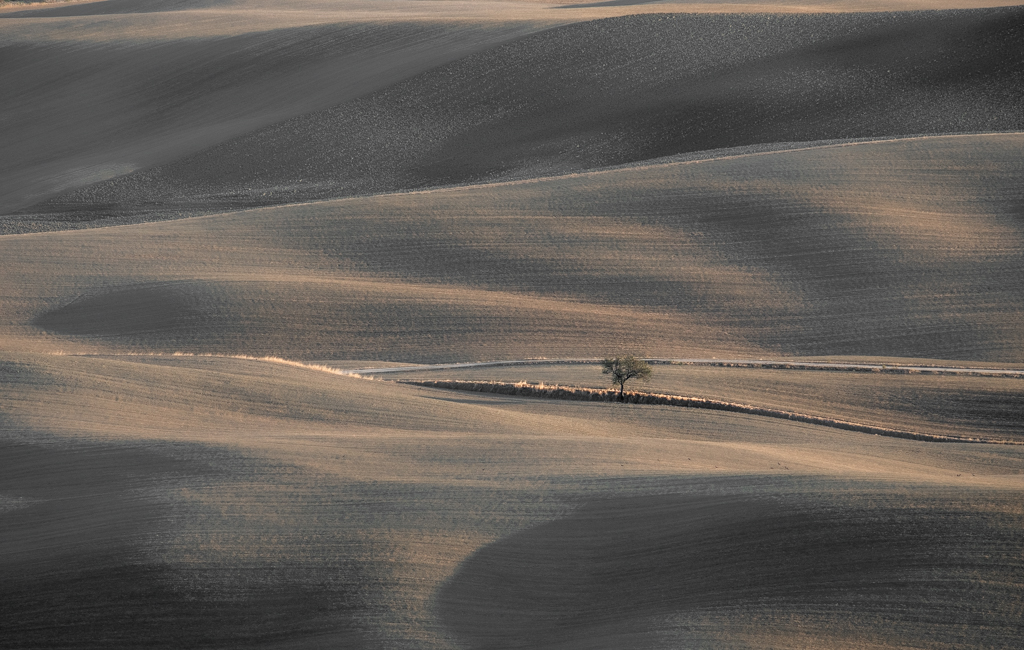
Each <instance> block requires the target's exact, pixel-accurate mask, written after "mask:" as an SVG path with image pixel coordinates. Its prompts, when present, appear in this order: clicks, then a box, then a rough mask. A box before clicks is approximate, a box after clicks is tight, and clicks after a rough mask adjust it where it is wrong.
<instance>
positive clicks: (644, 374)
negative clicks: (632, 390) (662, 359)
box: [601, 356, 651, 402]
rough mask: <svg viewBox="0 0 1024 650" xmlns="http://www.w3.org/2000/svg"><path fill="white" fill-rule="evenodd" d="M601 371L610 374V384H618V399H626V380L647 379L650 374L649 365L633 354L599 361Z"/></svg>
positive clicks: (621, 400) (622, 400)
mask: <svg viewBox="0 0 1024 650" xmlns="http://www.w3.org/2000/svg"><path fill="white" fill-rule="evenodd" d="M601 366H602V368H601V373H602V374H605V375H611V376H612V384H618V385H619V401H620V402H624V401H626V397H625V392H626V382H627V381H629V380H630V379H639V380H640V381H647V378H648V377H650V376H651V367H650V366H649V365H647V362H646V361H644V360H643V359H637V358H636V357H634V356H628V357H615V358H614V359H605V360H604V361H602V362H601Z"/></svg>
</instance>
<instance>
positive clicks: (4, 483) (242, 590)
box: [0, 422, 362, 649]
mask: <svg viewBox="0 0 1024 650" xmlns="http://www.w3.org/2000/svg"><path fill="white" fill-rule="evenodd" d="M3 424H4V425H5V426H6V425H7V424H10V423H9V422H5V423H3ZM10 430H11V429H10V428H8V431H10ZM165 451H166V450H165ZM165 451H150V450H140V449H137V448H135V449H132V448H128V447H125V446H118V445H113V444H96V443H90V444H82V443H75V444H74V445H73V446H70V445H67V444H65V443H59V442H57V441H55V440H50V441H48V442H46V443H45V444H30V443H26V442H13V441H0V630H2V633H0V648H20V649H27V648H104V649H107V648H214V647H216V648H233V647H246V648H254V647H261V646H265V645H268V644H273V643H277V642H281V641H283V640H295V639H297V638H302V637H314V636H320V635H326V634H330V635H331V639H332V641H333V640H337V641H338V642H339V643H340V644H341V645H342V646H344V647H350V648H351V647H360V646H361V645H362V643H361V637H360V636H359V634H358V633H357V632H356V631H355V630H354V626H353V625H352V624H351V623H350V620H351V617H350V616H349V615H348V614H349V613H350V610H351V607H352V605H351V598H350V596H349V595H348V594H346V593H344V592H343V591H341V590H340V589H339V588H338V587H337V586H332V582H333V583H334V584H337V581H332V580H331V575H330V574H331V573H332V567H304V566H261V565H259V564H257V565H255V566H250V567H246V568H243V569H239V568H230V569H227V568H224V567H218V566H205V567H204V566H200V567H190V566H180V565H179V566H176V565H168V564H166V563H164V562H161V561H160V560H159V559H158V558H157V555H158V554H157V553H155V552H154V547H155V546H158V545H159V539H160V538H161V536H162V535H165V534H166V532H167V531H168V528H169V527H170V526H173V525H174V524H173V521H174V519H175V518H174V514H175V513H174V508H173V505H169V503H168V502H167V500H166V499H162V498H160V496H158V495H159V493H160V492H162V491H165V489H166V486H167V484H168V483H169V482H174V481H178V480H184V479H186V478H188V477H191V478H196V477H197V476H201V475H205V474H212V473H213V471H212V470H211V469H210V466H209V465H207V464H206V461H205V460H204V461H196V460H195V459H194V457H189V458H183V457H182V456H183V455H191V454H193V453H195V450H192V451H189V450H182V449H177V450H175V451H174V452H173V453H171V452H167V453H165ZM203 453H204V456H205V457H209V456H210V455H211V451H210V450H208V449H205V450H203ZM226 573H230V574H231V575H225V574H226ZM225 584H230V585H244V586H241V587H239V586H233V587H225V586H223V585H225ZM218 585H221V586H219V587H218Z"/></svg>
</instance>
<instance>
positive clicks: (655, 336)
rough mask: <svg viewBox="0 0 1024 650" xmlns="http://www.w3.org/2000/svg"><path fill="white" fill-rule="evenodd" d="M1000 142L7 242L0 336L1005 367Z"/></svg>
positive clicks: (801, 156) (424, 354)
mask: <svg viewBox="0 0 1024 650" xmlns="http://www.w3.org/2000/svg"><path fill="white" fill-rule="evenodd" d="M1022 143H1024V136H1020V135H993V136H964V137H942V138H921V139H913V140H906V141H893V142H878V143H865V144H859V145H853V146H842V147H824V148H815V149H808V150H804V151H791V152H779V153H772V154H764V155H753V156H743V157H736V158H731V159H722V160H714V161H705V162H700V163H689V164H668V165H657V166H652V167H646V168H637V169H623V170H616V171H608V172H601V173H595V174H587V175H580V176H574V177H566V178H558V179H550V180H543V181H537V182H521V183H512V184H504V185H493V186H480V187H471V188H461V189H451V190H443V191H432V192H425V193H411V194H398V195H392V196H380V197H367V198H355V199H347V200H341V201H336V202H325V203H318V204H308V205H296V206H282V207H277V208H267V209H262V210H257V211H250V212H241V213H233V214H223V215H217V216H211V217H204V218H200V219H193V220H185V221H181V222H180V223H179V222H167V223H159V224H143V225H138V226H131V227H124V228H111V229H93V230H91V231H77V232H66V233H40V234H35V235H19V236H12V237H6V238H3V239H0V269H2V271H3V275H4V277H5V283H4V284H5V288H4V291H5V297H4V299H3V300H4V303H3V310H2V313H3V317H4V319H5V323H4V329H5V331H6V332H7V333H8V334H9V335H14V334H17V335H19V336H24V337H27V338H26V339H24V340H25V341H26V344H31V345H36V344H44V343H45V344H46V345H54V344H56V345H61V346H70V347H69V349H72V348H74V346H76V345H78V344H82V343H84V344H87V345H101V346H106V345H113V346H116V347H118V348H122V349H123V348H125V347H128V348H131V349H144V350H162V351H176V350H183V351H191V352H218V353H234V354H257V355H259V354H275V355H280V356H285V357H291V358H305V359H330V358H337V359H346V358H347V359H353V358H354V359H381V360H398V361H454V360H474V359H486V358H522V357H533V356H548V357H557V356H600V355H603V354H607V353H608V352H609V351H614V350H623V351H632V352H636V353H643V354H648V355H655V356H677V357H687V356H695V355H707V356H712V355H717V354H718V353H720V352H721V353H730V354H738V355H740V356H743V355H747V354H754V355H756V354H773V355H780V354H781V355H822V354H856V355H872V356H894V357H917V358H946V359H960V360H976V361H994V362H1002V363H1020V362H1021V361H1022V360H1024V352H1022V350H1024V331H1022V325H1021V319H1020V313H1021V311H1022V308H1024V304H1022V303H1024V296H1022V294H1021V285H1020V278H1021V277H1022V273H1024V257H1022V253H1021V251H1022V250H1024V233H1022V232H1021V227H1022V224H1021V221H1020V206H1021V204H1022V192H1024V190H1022V189H1021V188H1022V187H1024V183H1022V182H1021V179H1022V176H1024V173H1022V172H1024V170H1022V165H1024V162H1022V159H1021V157H1020V150H1021V146H1022ZM40 328H41V329H40ZM44 331H48V332H50V333H51V335H52V336H57V339H55V340H54V339H48V338H40V335H41V334H43V333H44ZM32 340H34V341H36V343H29V341H32ZM47 341H49V343H47Z"/></svg>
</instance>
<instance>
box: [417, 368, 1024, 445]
mask: <svg viewBox="0 0 1024 650" xmlns="http://www.w3.org/2000/svg"><path fill="white" fill-rule="evenodd" d="M399 383H402V384H414V385H416V386H425V387H427V388H442V389H448V390H462V391H470V392H475V393H492V394H496V395H513V396H516V397H546V398H548V399H564V400H574V401H582V402H616V401H618V398H619V393H618V391H617V390H614V389H602V388H581V387H577V386H558V385H554V386H549V385H545V384H530V383H526V382H517V383H509V382H501V381H461V380H453V379H435V380H415V379H401V380H399ZM624 398H625V400H624V401H625V402H626V403H628V404H659V405H666V406H681V407H685V408H698V409H710V410H713V411H729V412H732V413H746V414H748V415H759V416H762V417H769V418H779V419H783V420H792V421H794V422H806V423H808V424H817V425H820V426H825V427H832V428H834V429H843V430H845V431H857V432H860V433H873V434H875V435H879V436H889V437H891V438H907V439H909V440H924V441H927V442H973V443H988V444H1003V445H1019V444H1024V443H1021V442H1019V441H1015V440H984V439H981V438H967V437H957V436H940V435H934V434H929V433H917V432H914V431H902V430H900V429H889V428H886V427H876V426H871V425H869V424H858V423H856V422H848V421H846V420H837V419H834V418H826V417H820V416H817V415H805V414H802V413H793V412H791V411H783V410H781V409H772V408H764V407H761V406H749V405H747V404H737V403H735V402H724V401H721V400H714V399H706V398H703V397H684V396H682V395H665V394H661V393H644V392H640V391H626V393H625V395H624Z"/></svg>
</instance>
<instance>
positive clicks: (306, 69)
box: [0, 3, 537, 232]
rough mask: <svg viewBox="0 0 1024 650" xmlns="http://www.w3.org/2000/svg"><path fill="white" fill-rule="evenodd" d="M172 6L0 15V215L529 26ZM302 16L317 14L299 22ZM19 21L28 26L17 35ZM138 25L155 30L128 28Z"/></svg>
mask: <svg viewBox="0 0 1024 650" xmlns="http://www.w3.org/2000/svg"><path fill="white" fill-rule="evenodd" d="M101 4H102V3H101ZM133 6H134V3H133ZM89 7H94V5H76V6H70V7H67V8H66V9H68V10H71V9H76V8H77V9H82V10H84V9H87V8H89ZM165 9H166V8H165ZM173 13H174V12H170V13H167V14H164V13H161V14H152V20H144V19H143V18H142V17H139V16H135V17H133V16H126V15H117V16H114V17H112V18H110V19H109V20H108V23H109V24H104V23H100V24H99V25H98V26H97V25H94V24H91V23H90V24H79V22H76V21H74V20H72V19H67V20H63V19H60V18H55V17H49V18H47V19H46V20H45V21H44V20H43V19H42V18H40V19H39V20H36V21H33V20H30V19H17V18H9V17H8V18H4V19H3V20H0V58H2V60H3V61H4V65H3V66H0V86H2V87H3V88H4V92H3V93H2V94H0V115H2V116H3V120H0V149H2V150H3V152H4V155H3V156H2V158H0V214H3V213H8V212H10V211H12V210H15V209H17V208H21V207H24V206H26V205H30V204H32V203H35V202H38V201H39V200H41V198H44V197H49V196H52V195H54V194H56V193H59V192H63V191H66V190H67V189H68V188H73V187H80V186H82V185H87V184H90V183H94V182H97V181H102V180H105V179H108V178H111V177H114V176H119V175H121V174H125V173H127V172H130V171H133V170H136V169H139V168H144V167H149V166H152V165H155V164H161V163H166V162H169V161H172V160H175V159H177V158H180V157H182V156H184V155H186V154H189V153H192V152H195V151H199V150H201V149H204V148H207V147H209V146H211V145H212V144H214V143H217V142H221V141H223V140H227V139H230V138H232V137H236V136H239V135H241V134H243V133H246V132H248V131H251V130H253V129H257V128H260V127H264V126H266V125H268V124H273V123H275V122H279V121H281V120H285V119H288V118H290V117H294V116H296V115H301V114H304V113H308V112H310V111H315V110H320V109H324V108H326V107H329V106H332V105H334V104H337V103H339V102H345V101H348V100H351V99H353V98H356V97H359V96H362V95H364V94H366V93H368V92H371V91H373V90H378V89H380V88H383V87H385V86H387V85H388V84H390V83H394V82H396V81H399V80H401V79H404V78H406V77H408V76H410V75H412V74H415V73H417V72H421V71H423V70H426V69H429V68H430V67H432V66H435V65H438V64H441V63H445V62H447V61H451V60H452V59H456V58H458V57H460V56H464V55H466V54H468V53H471V52H474V51H478V50H480V49H483V48H486V47H489V46H491V45H494V44H495V43H499V42H501V41H503V40H507V39H509V38H512V37H513V36H516V35H520V34H523V33H526V32H529V31H532V30H534V29H537V27H536V26H534V25H532V24H530V23H525V22H522V21H507V22H504V23H483V22H481V23H472V22H460V21H449V22H441V21H422V22H419V23H414V22H400V21H396V22H393V23H390V24H389V23H381V22H376V23H352V22H348V23H339V22H328V24H323V23H324V22H327V21H331V19H332V18H333V19H334V20H336V21H341V20H343V17H341V16H333V15H331V14H327V15H325V16H315V15H314V16H312V17H308V16H306V14H303V13H301V12H296V13H294V14H285V15H284V16H283V17H282V18H280V19H279V20H278V21H277V23H279V24H275V22H274V21H273V20H271V19H268V18H264V19H263V20H260V19H259V17H258V16H253V17H252V18H251V20H250V22H246V21H245V20H241V19H236V20H234V21H232V20H231V17H230V16H225V15H221V14H213V15H208V14H200V15H195V16H192V22H191V23H189V22H188V21H187V20H183V23H184V24H181V23H177V22H175V21H174V20H172V19H171V18H168V17H167V16H170V15H173ZM47 15H48V16H49V15H50V14H47ZM296 17H297V18H296ZM304 17H305V20H306V22H309V21H311V20H312V21H318V23H317V24H302V18H304ZM83 20H84V19H83ZM290 22H298V23H299V24H298V25H290V24H289V23H290ZM25 23H29V24H30V25H29V26H30V27H35V28H36V29H35V30H33V29H27V28H24V29H22V30H19V26H21V25H22V24H25ZM139 23H141V25H140V24H139ZM50 25H52V27H50V28H49V29H45V30H44V29H43V28H45V27H48V26H50ZM61 26H63V29H61ZM161 26H163V27H164V29H162V30H160V29H159V28H160V27H161ZM146 28H149V29H154V30H156V31H157V33H156V34H153V35H149V37H148V38H147V37H146V34H144V33H143V35H138V34H137V31H138V30H140V29H142V30H143V32H144V31H145V29H146ZM36 31H40V32H42V33H40V34H35V37H34V38H33V34H34V33H35V32H36ZM83 32H84V33H83ZM97 32H98V33H97ZM26 34H27V35H26ZM15 230H16V229H15ZM9 231H11V226H10V225H9V224H5V225H0V232H9Z"/></svg>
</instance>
